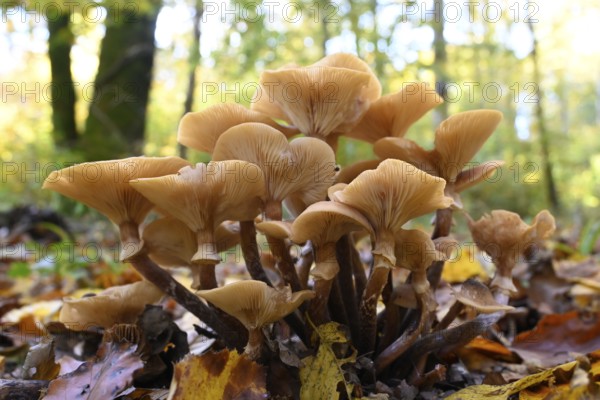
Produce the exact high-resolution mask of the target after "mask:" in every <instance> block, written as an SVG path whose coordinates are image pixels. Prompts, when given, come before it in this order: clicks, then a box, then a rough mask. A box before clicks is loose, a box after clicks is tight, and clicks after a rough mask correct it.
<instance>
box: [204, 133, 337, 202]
mask: <svg viewBox="0 0 600 400" xmlns="http://www.w3.org/2000/svg"><path fill="white" fill-rule="evenodd" d="M213 159H214V160H228V159H237V160H245V161H249V162H252V163H255V164H256V165H258V166H260V168H261V170H262V171H263V174H264V180H265V183H266V194H267V201H268V202H275V203H281V202H282V201H283V200H284V199H285V198H286V197H288V196H292V197H291V198H290V202H289V204H288V206H290V208H291V211H292V212H293V213H299V212H301V211H302V210H303V209H304V208H305V207H306V206H308V205H309V204H311V203H312V202H315V201H318V200H320V199H325V196H326V194H327V188H328V187H329V186H330V185H331V184H332V183H333V180H334V177H335V172H336V171H335V155H334V153H333V151H332V150H331V148H329V146H327V145H326V144H325V143H323V142H322V141H320V140H318V139H314V138H297V139H294V140H292V141H291V142H290V143H288V141H287V140H286V138H285V136H284V135H283V134H282V133H281V132H279V131H277V130H276V129H273V128H271V127H269V126H267V125H264V124H256V123H248V124H241V125H238V126H235V127H233V128H231V129H229V130H228V131H227V132H225V133H224V134H223V135H221V137H220V138H219V140H218V141H217V145H216V146H215V150H214V153H213Z"/></svg>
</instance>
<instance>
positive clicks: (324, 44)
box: [319, 0, 331, 57]
mask: <svg viewBox="0 0 600 400" xmlns="http://www.w3.org/2000/svg"><path fill="white" fill-rule="evenodd" d="M319 7H320V8H319V16H320V17H321V31H322V33H323V41H322V42H321V52H322V56H323V57H325V56H326V55H327V41H328V40H329V39H330V37H331V35H330V34H329V28H328V26H327V24H328V20H329V19H330V17H329V15H328V13H326V12H325V11H327V10H329V7H331V2H330V1H329V0H323V6H322V7H321V5H320V4H319Z"/></svg>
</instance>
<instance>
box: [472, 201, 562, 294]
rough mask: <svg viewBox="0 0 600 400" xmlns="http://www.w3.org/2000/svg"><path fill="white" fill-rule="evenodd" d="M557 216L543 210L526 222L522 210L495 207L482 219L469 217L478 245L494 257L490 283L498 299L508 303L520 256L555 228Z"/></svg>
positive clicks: (513, 287) (512, 290) (513, 288)
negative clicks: (520, 213) (493, 272)
mask: <svg viewBox="0 0 600 400" xmlns="http://www.w3.org/2000/svg"><path fill="white" fill-rule="evenodd" d="M555 227H556V226H555V223H554V217H553V216H552V214H550V212H548V211H547V210H543V211H540V212H539V213H538V214H537V215H536V216H535V218H534V219H533V221H532V223H531V225H528V224H526V223H525V222H523V220H522V219H521V217H519V215H518V214H516V213H513V212H510V211H505V210H494V211H492V212H491V213H490V214H486V215H484V216H483V217H481V218H480V219H479V220H478V221H473V220H471V219H469V229H470V230H471V235H472V236H473V240H474V241H475V244H477V247H479V248H480V249H481V250H483V251H485V252H486V253H487V254H489V255H490V257H492V261H493V262H494V264H495V265H496V274H495V275H494V278H493V280H492V282H491V283H490V287H491V288H492V292H493V293H494V297H495V298H496V301H497V302H498V303H501V304H508V298H509V296H510V293H511V292H516V291H517V289H516V287H515V285H514V284H513V280H512V270H513V268H514V267H515V265H516V264H517V261H518V259H519V257H520V256H521V255H522V254H523V252H524V251H526V250H527V249H528V248H530V247H531V246H533V245H539V244H540V243H541V242H542V241H543V240H544V239H547V238H548V237H549V236H550V235H552V233H554V230H555Z"/></svg>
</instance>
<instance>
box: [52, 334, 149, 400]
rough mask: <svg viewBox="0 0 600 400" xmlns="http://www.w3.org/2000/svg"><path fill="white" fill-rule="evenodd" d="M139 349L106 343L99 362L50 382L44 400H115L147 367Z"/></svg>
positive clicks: (124, 343) (128, 345) (125, 344)
mask: <svg viewBox="0 0 600 400" xmlns="http://www.w3.org/2000/svg"><path fill="white" fill-rule="evenodd" d="M136 348H137V346H133V345H131V344H130V343H128V342H121V343H114V342H104V343H103V344H102V345H101V347H100V350H99V351H98V358H97V360H95V361H93V362H92V361H90V362H85V363H83V364H82V365H80V366H79V368H77V369H76V370H75V371H73V372H71V373H68V374H66V375H62V376H59V377H58V378H56V379H55V380H53V381H52V382H50V386H48V392H47V394H46V396H45V397H44V399H45V400H64V399H69V400H84V399H86V400H108V399H114V398H115V397H117V396H118V395H119V394H121V393H122V392H123V391H124V390H127V389H128V388H129V387H130V385H131V382H132V381H133V373H134V372H135V371H136V370H138V369H140V368H142V366H143V363H142V360H141V359H140V357H139V356H138V355H137V354H136V352H135V351H136Z"/></svg>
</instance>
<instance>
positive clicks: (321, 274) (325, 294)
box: [308, 242, 340, 326]
mask: <svg viewBox="0 0 600 400" xmlns="http://www.w3.org/2000/svg"><path fill="white" fill-rule="evenodd" d="M315 262H316V267H315V269H314V272H313V275H314V277H315V288H314V290H315V294H316V296H315V298H314V299H312V300H311V301H310V303H309V306H308V315H309V316H310V318H311V320H312V322H313V323H314V324H315V325H316V326H319V325H321V324H324V323H326V322H329V321H330V320H331V319H330V317H329V312H328V311H327V303H328V301H329V293H330V292H331V287H332V285H333V280H334V279H335V277H336V275H337V274H338V272H339V270H340V267H339V265H338V263H337V258H336V254H335V242H330V243H324V244H323V245H322V246H320V247H319V248H316V249H315Z"/></svg>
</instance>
